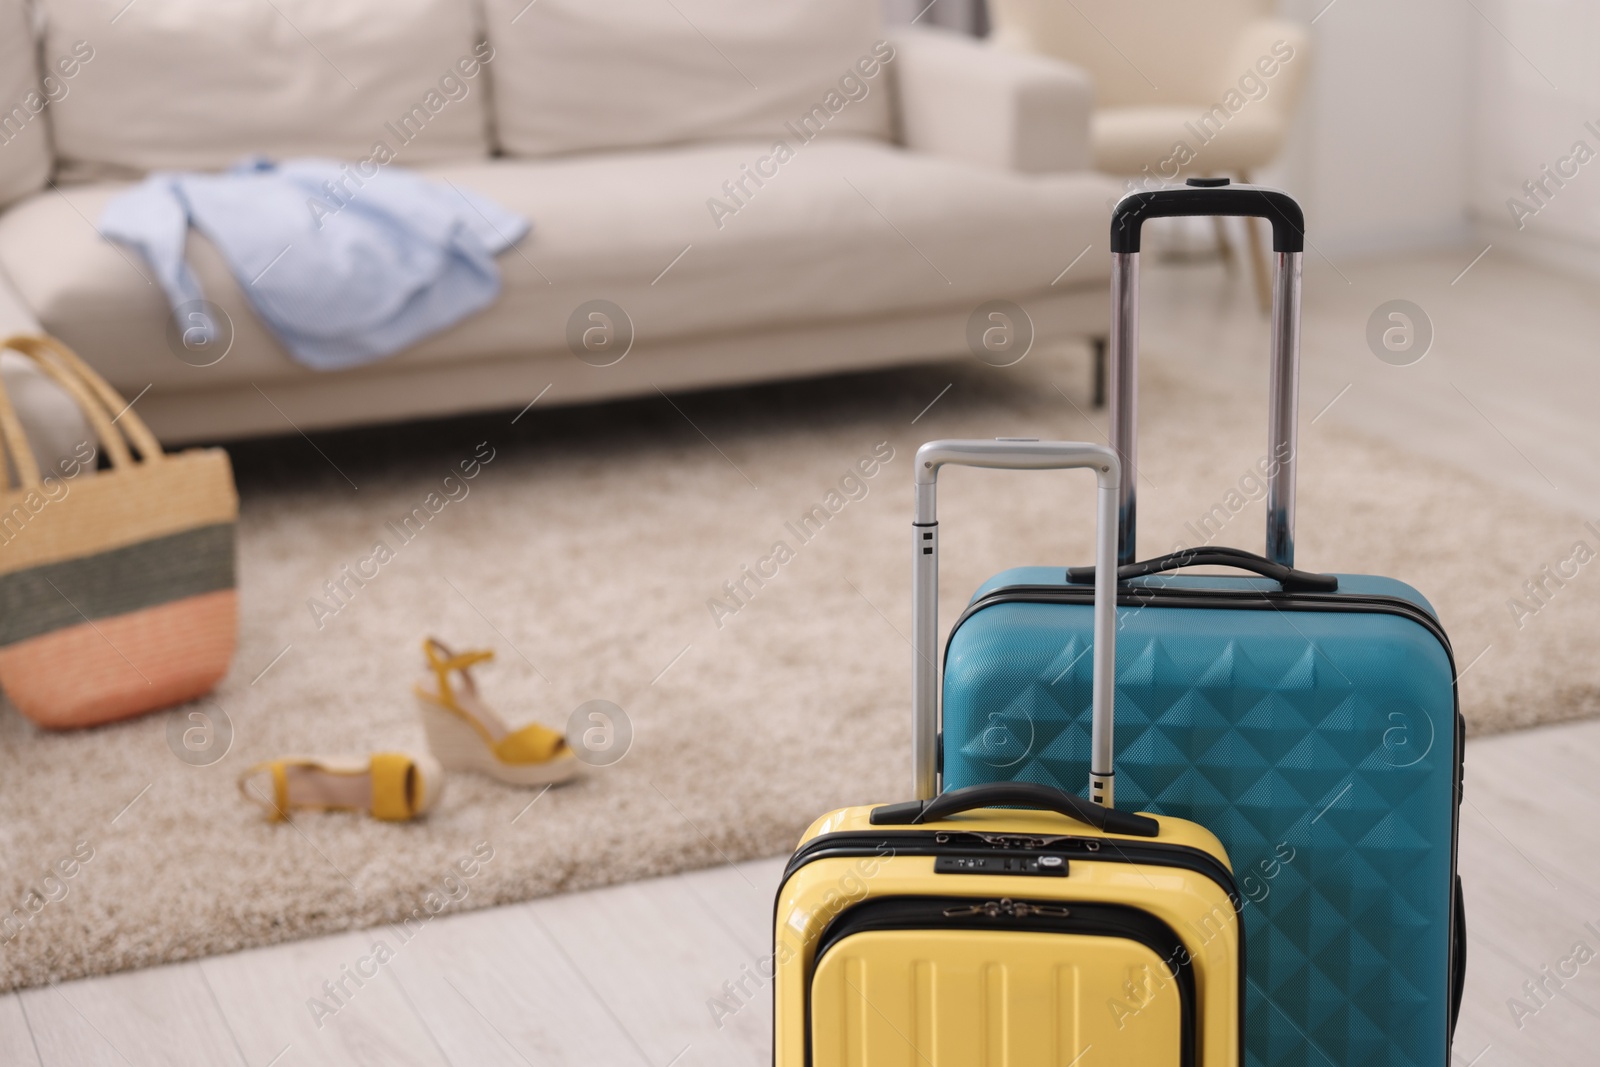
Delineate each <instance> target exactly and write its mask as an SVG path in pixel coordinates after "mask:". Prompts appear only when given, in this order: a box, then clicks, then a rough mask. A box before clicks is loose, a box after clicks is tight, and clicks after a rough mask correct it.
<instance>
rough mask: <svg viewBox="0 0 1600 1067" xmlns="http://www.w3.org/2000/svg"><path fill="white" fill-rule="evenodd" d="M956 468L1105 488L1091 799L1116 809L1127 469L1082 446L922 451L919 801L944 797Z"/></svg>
mask: <svg viewBox="0 0 1600 1067" xmlns="http://www.w3.org/2000/svg"><path fill="white" fill-rule="evenodd" d="M949 464H955V465H957V466H963V467H991V468H997V469H1000V470H1063V469H1071V468H1078V467H1082V468H1087V469H1090V470H1093V471H1094V472H1095V479H1096V481H1097V483H1098V485H1099V490H1098V492H1097V494H1096V497H1097V501H1098V503H1097V507H1096V513H1097V521H1096V526H1095V555H1094V558H1095V578H1094V681H1093V690H1092V692H1093V704H1092V708H1093V714H1092V717H1091V739H1090V750H1091V752H1090V759H1089V796H1090V799H1092V800H1093V801H1094V802H1095V803H1096V804H1101V805H1104V806H1105V807H1111V805H1112V803H1113V789H1112V769H1113V768H1112V744H1111V742H1112V738H1111V731H1112V721H1111V716H1112V700H1113V695H1114V692H1115V688H1116V687H1115V683H1114V671H1115V667H1116V662H1117V651H1116V640H1117V626H1116V612H1117V599H1116V549H1117V505H1118V493H1119V490H1120V488H1121V486H1122V464H1121V463H1119V462H1118V460H1117V454H1116V453H1115V452H1113V451H1112V450H1111V449H1109V448H1107V447H1105V446H1104V445H1093V444H1082V443H1079V442H1075V441H1033V440H1006V439H1000V440H996V441H929V442H928V443H927V444H925V445H923V446H922V447H921V448H919V449H917V465H916V490H915V492H916V498H915V499H916V521H915V522H914V523H913V524H912V532H913V542H912V543H913V546H914V547H913V549H912V551H913V552H914V553H915V556H914V559H915V564H914V566H913V569H912V584H911V616H912V621H911V643H912V646H913V657H912V684H911V714H912V723H911V739H912V756H911V772H912V776H913V779H914V786H915V789H916V792H915V796H916V797H917V798H918V799H919V800H927V799H929V798H931V797H933V796H934V795H935V794H936V793H937V792H938V790H939V774H938V755H939V753H938V749H939V520H938V517H937V515H936V510H937V508H936V489H937V485H938V479H939V469H940V468H941V467H944V466H946V465H949Z"/></svg>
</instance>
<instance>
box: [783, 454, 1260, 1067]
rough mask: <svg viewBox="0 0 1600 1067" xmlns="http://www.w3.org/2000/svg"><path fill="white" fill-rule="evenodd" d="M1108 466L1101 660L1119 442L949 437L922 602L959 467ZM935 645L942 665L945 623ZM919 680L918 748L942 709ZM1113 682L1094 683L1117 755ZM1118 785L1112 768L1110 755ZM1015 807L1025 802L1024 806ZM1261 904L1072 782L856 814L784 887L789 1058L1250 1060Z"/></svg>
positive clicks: (885, 1062)
mask: <svg viewBox="0 0 1600 1067" xmlns="http://www.w3.org/2000/svg"><path fill="white" fill-rule="evenodd" d="M946 463H960V464H967V465H972V466H981V467H1007V468H1024V469H1036V468H1040V469H1042V468H1064V467H1091V468H1093V469H1095V470H1096V472H1097V474H1098V476H1099V483H1100V494H1099V495H1100V506H1099V515H1100V531H1099V537H1100V552H1099V556H1098V558H1099V560H1100V561H1101V562H1102V563H1104V564H1106V565H1107V567H1106V570H1105V572H1104V573H1105V574H1106V576H1107V577H1106V578H1105V579H1104V580H1102V581H1099V582H1097V583H1096V588H1097V590H1098V592H1099V594H1100V595H1101V597H1102V599H1101V601H1100V607H1099V608H1098V609H1097V611H1096V614H1095V622H1094V642H1095V643H1094V658H1095V659H1096V660H1097V661H1098V662H1099V663H1100V665H1101V666H1102V667H1104V668H1105V671H1104V673H1103V674H1102V675H1101V677H1102V678H1105V679H1107V680H1109V677H1110V673H1109V668H1110V665H1111V663H1112V662H1113V650H1114V645H1115V641H1116V633H1115V625H1114V623H1113V605H1112V591H1113V581H1112V579H1111V577H1110V575H1111V570H1110V567H1109V564H1110V562H1111V560H1112V559H1113V555H1114V552H1115V548H1116V533H1115V530H1116V514H1117V484H1118V478H1119V470H1120V465H1119V464H1118V462H1117V459H1116V456H1115V454H1114V453H1113V452H1112V451H1111V450H1110V449H1107V448H1103V447H1101V446H1098V445H1084V444H1072V443H1057V442H1038V441H1031V442H993V441H945V442H933V443H930V444H928V445H924V446H923V447H922V449H921V450H920V451H919V452H918V453H917V486H916V488H917V512H918V523H919V525H918V526H917V527H916V531H917V533H916V559H917V563H916V574H917V589H918V593H917V598H918V607H919V608H920V607H923V606H925V605H926V603H927V599H928V598H930V597H932V596H933V595H934V587H935V584H936V582H937V568H938V555H937V551H936V550H937V538H936V537H935V536H934V534H935V531H936V527H935V525H934V483H935V479H936V477H937V475H938V470H939V467H940V466H941V465H942V464H946ZM916 616H917V621H916V627H915V628H916V635H915V638H914V641H915V643H916V645H917V647H918V649H919V652H920V653H921V654H924V655H927V656H930V657H931V656H933V655H935V654H936V643H937V634H936V633H935V632H934V631H933V629H932V627H931V626H929V625H927V624H928V623H929V622H930V621H931V619H932V616H931V615H928V614H925V613H923V612H921V611H918V612H917V613H916ZM932 696H933V693H932V691H930V690H927V689H924V688H921V687H920V686H919V688H918V689H917V691H916V697H915V707H914V709H913V710H914V724H915V732H916V735H917V737H918V740H919V744H918V746H917V747H918V749H919V750H921V749H922V748H924V747H928V746H931V744H932V736H933V731H934V729H935V727H936V717H937V710H936V708H935V707H934V706H933V703H932V701H931V699H930V698H931V697H932ZM1112 696H1113V693H1112V687H1111V685H1110V684H1109V681H1108V684H1106V685H1104V686H1101V685H1098V684H1096V685H1095V686H1094V696H1093V702H1094V708H1095V714H1094V731H1093V732H1094V738H1095V741H1096V742H1097V745H1096V748H1097V751H1100V752H1103V753H1107V754H1109V753H1110V751H1111V747H1112V745H1111V728H1112V722H1111V716H1112ZM1097 771H1098V772H1100V773H1098V774H1097V776H1096V779H1095V784H1094V786H1093V789H1092V791H1093V792H1094V793H1095V794H1096V795H1104V788H1103V787H1104V785H1105V783H1106V782H1108V781H1109V779H1110V771H1111V768H1110V767H1109V766H1106V765H1097ZM1000 805H1006V807H1004V808H1002V807H1000ZM1241 902H1242V898H1240V896H1239V894H1238V891H1237V889H1236V887H1235V885H1234V881H1233V877H1232V874H1231V872H1230V869H1229V867H1228V861H1227V856H1226V854H1225V853H1224V852H1223V851H1222V849H1221V848H1220V847H1219V846H1218V844H1217V841H1216V838H1215V837H1214V836H1213V835H1212V834H1211V833H1209V832H1208V831H1206V830H1205V829H1203V828H1201V827H1199V826H1196V825H1194V824H1192V823H1188V822H1185V821H1183V820H1179V819H1173V818H1170V817H1165V816H1163V817H1157V818H1151V817H1149V816H1145V815H1138V814H1133V813H1131V812H1127V811H1119V810H1115V809H1112V808H1110V807H1109V806H1102V805H1100V804H1096V803H1092V802H1091V801H1088V800H1084V799H1083V798H1081V797H1078V796H1075V795H1072V794H1070V793H1068V792H1066V791H1063V790H1059V789H1056V788H1053V787H1050V786H1041V785H1033V784H1027V783H1004V784H999V785H983V786H977V787H975V788H972V789H967V790H960V791H957V792H952V793H946V794H944V795H942V796H940V797H938V798H937V799H934V800H932V801H929V802H927V803H924V802H922V801H914V802H911V803H908V804H890V805H884V806H880V807H855V808H845V809H842V810H839V811H835V812H833V813H831V814H829V815H825V816H823V817H822V818H821V819H819V820H817V821H816V822H815V823H813V824H812V826H811V828H810V829H809V830H807V831H806V834H805V836H804V838H802V840H801V843H800V847H799V849H798V851H796V853H795V854H794V857H793V858H792V859H791V860H790V862H789V865H788V869H787V870H786V871H785V872H784V877H783V881H782V884H781V887H780V889H779V891H778V899H777V907H776V924H775V925H776V932H775V935H774V956H773V960H774V969H775V972H776V973H775V979H774V983H773V986H774V993H773V995H774V1007H775V1010H774V1027H775V1032H774V1063H775V1064H777V1065H780V1067H802V1065H806V1067H845V1065H850V1067H973V1065H976V1064H988V1065H990V1067H1068V1065H1077V1067H1134V1065H1138V1067H1161V1065H1167V1064H1171V1065H1174V1067H1177V1065H1183V1067H1237V1065H1238V1064H1239V1062H1240V1043H1239V1016H1240V1010H1241V1006H1242V1003H1243V1001H1242V988H1241V979H1242V974H1243V970H1242V960H1241V955H1242V953H1243V944H1242V941H1241V935H1242V927H1241V925H1240V922H1239V918H1238V908H1239V907H1240V905H1241Z"/></svg>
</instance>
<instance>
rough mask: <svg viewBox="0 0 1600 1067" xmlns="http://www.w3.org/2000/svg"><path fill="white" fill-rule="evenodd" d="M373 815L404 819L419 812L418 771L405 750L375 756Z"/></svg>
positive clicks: (373, 766)
mask: <svg viewBox="0 0 1600 1067" xmlns="http://www.w3.org/2000/svg"><path fill="white" fill-rule="evenodd" d="M370 774H371V777H372V816H373V818H375V819H387V820H389V821H392V822H404V821H406V820H407V819H410V818H411V817H412V816H414V815H416V813H417V799H418V798H417V792H418V790H417V776H416V775H417V772H416V764H415V763H414V762H413V761H412V759H411V757H410V756H407V755H406V754H404V753H402V752H375V753H373V755H372V763H371V770H370Z"/></svg>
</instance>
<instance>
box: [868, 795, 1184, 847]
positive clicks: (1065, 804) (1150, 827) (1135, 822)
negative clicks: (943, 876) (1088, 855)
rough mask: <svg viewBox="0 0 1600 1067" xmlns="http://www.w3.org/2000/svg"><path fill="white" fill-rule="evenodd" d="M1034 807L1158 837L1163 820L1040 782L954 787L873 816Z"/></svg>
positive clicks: (912, 818) (907, 818)
mask: <svg viewBox="0 0 1600 1067" xmlns="http://www.w3.org/2000/svg"><path fill="white" fill-rule="evenodd" d="M1006 805H1009V806H1010V807H1014V808H1034V809H1036V810H1039V811H1053V812H1055V813H1056V814H1058V815H1065V816H1067V817H1068V818H1071V819H1077V820H1078V821H1079V822H1081V823H1087V824H1088V825H1090V826H1092V827H1094V828H1095V829H1096V830H1103V831H1105V832H1106V833H1108V834H1127V835H1128V836H1130V837H1156V836H1157V835H1159V834H1160V832H1161V824H1160V823H1158V822H1156V820H1154V819H1152V818H1150V816H1148V815H1138V814H1135V813H1134V812H1131V811H1118V810H1117V809H1116V808H1106V807H1101V806H1100V805H1099V804H1094V803H1091V802H1089V801H1087V800H1085V799H1083V798H1082V797H1080V796H1074V795H1073V794H1071V793H1068V792H1066V791H1065V790H1061V789H1057V788H1055V787H1054V786H1049V785H1040V784H1038V783H1037V782H992V783H989V784H985V785H969V786H967V787H965V788H963V789H952V790H951V791H950V792H948V793H941V794H939V795H938V796H937V797H934V798H933V799H932V800H913V801H910V802H909V803H905V804H885V805H883V806H881V807H877V808H873V809H872V814H871V816H869V819H870V821H871V823H872V825H874V826H896V825H899V826H905V825H916V824H919V823H926V822H938V821H939V820H940V819H948V818H950V817H951V816H952V815H960V814H961V813H962V812H964V811H972V810H974V809H975V808H998V807H1001V806H1006Z"/></svg>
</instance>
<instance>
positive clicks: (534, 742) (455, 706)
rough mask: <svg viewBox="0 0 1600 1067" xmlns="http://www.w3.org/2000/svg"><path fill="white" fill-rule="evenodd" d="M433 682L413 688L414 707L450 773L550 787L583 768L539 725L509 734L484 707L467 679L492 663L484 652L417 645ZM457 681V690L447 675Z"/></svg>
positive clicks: (435, 644) (428, 643)
mask: <svg viewBox="0 0 1600 1067" xmlns="http://www.w3.org/2000/svg"><path fill="white" fill-rule="evenodd" d="M422 652H423V655H425V656H426V657H427V659H428V668H429V670H430V671H431V672H432V675H433V677H432V679H431V680H432V681H433V682H435V683H437V686H438V688H437V689H431V688H429V687H428V686H427V684H426V683H420V684H418V685H417V687H416V694H417V706H418V708H419V709H420V711H421V714H422V728H423V730H424V731H426V733H427V736H428V748H429V749H430V750H432V752H433V754H434V756H435V757H437V758H438V760H439V762H440V763H441V764H443V765H444V767H445V769H446V770H450V771H477V772H478V773H479V774H487V775H489V776H490V777H491V778H497V779H499V780H500V781H502V782H506V783H508V784H510V785H523V786H535V785H553V784H555V783H557V782H565V781H567V780H568V779H570V778H572V777H573V776H574V775H576V774H577V773H578V772H579V771H580V770H582V769H583V764H582V763H580V762H579V761H578V759H577V757H576V756H575V755H574V754H573V751H572V749H571V748H570V747H569V746H568V745H567V739H566V738H565V737H563V736H562V735H561V734H560V733H559V732H557V731H555V730H552V729H550V728H549V727H547V726H541V725H540V724H538V723H536V722H535V723H529V724H528V725H526V726H522V727H519V728H517V729H512V728H511V727H509V726H507V725H506V723H505V721H504V720H503V719H501V718H500V716H499V715H498V714H496V713H495V711H494V709H493V708H491V707H489V706H488V705H487V704H485V703H484V702H483V700H482V698H481V697H479V695H478V685H477V683H476V682H474V681H473V679H472V668H473V667H474V666H475V665H477V664H479V663H486V662H488V661H489V660H491V659H493V658H494V653H493V652H491V651H489V650H487V649H483V650H477V651H471V652H463V653H461V654H459V655H457V654H456V653H454V652H451V651H450V649H449V648H447V647H446V646H445V645H444V644H443V643H442V642H440V641H439V640H437V639H436V638H432V637H430V638H428V639H427V640H426V641H424V642H423V643H422ZM452 674H457V675H459V676H460V687H459V688H457V687H455V686H452V685H451V675H452Z"/></svg>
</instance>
